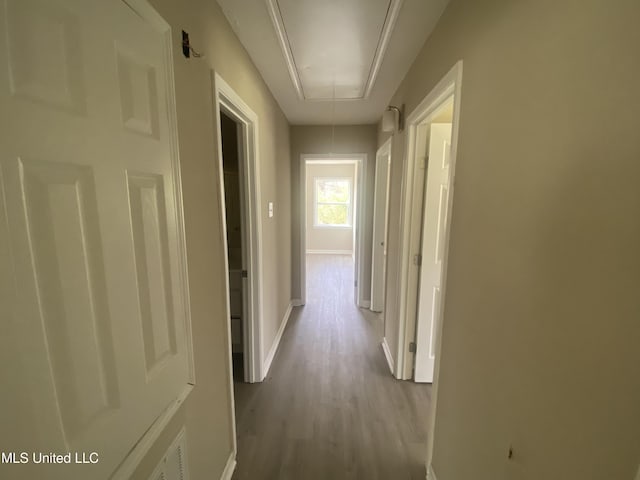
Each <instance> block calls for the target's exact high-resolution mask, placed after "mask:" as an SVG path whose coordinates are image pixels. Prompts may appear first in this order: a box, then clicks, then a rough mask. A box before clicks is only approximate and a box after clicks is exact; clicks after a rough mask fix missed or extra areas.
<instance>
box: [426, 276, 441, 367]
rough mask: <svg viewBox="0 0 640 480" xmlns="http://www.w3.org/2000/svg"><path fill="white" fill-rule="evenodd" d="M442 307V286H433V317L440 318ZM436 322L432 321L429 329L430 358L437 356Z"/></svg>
mask: <svg viewBox="0 0 640 480" xmlns="http://www.w3.org/2000/svg"><path fill="white" fill-rule="evenodd" d="M439 308H440V288H439V287H433V297H432V298H431V318H438V312H439ZM435 329H436V322H431V325H430V331H429V337H430V338H429V358H430V359H433V360H435V358H436V335H435Z"/></svg>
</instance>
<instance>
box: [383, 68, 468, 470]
mask: <svg viewBox="0 0 640 480" xmlns="http://www.w3.org/2000/svg"><path fill="white" fill-rule="evenodd" d="M461 93H462V60H460V61H458V62H457V63H456V64H455V65H454V66H453V68H451V70H449V72H448V73H447V74H446V75H445V76H444V77H443V78H442V79H441V80H440V81H439V82H438V84H437V85H436V86H435V87H434V88H433V89H432V90H431V92H429V94H428V95H427V96H426V97H425V98H424V99H423V100H422V101H421V102H420V104H419V105H418V106H417V107H416V108H415V109H414V110H413V111H412V112H411V114H410V115H409V116H408V117H407V121H406V125H407V127H406V129H407V133H406V143H405V152H406V155H405V156H404V172H405V175H404V177H403V180H402V198H401V202H402V204H401V210H400V211H401V223H400V225H401V237H400V239H401V245H400V268H399V273H398V285H399V290H398V291H399V294H398V296H399V299H398V305H399V310H398V313H399V315H398V317H399V331H398V349H397V357H396V372H395V375H396V377H397V378H398V379H403V380H409V379H411V377H412V374H413V372H412V370H413V361H414V355H412V354H410V351H409V349H410V344H411V342H413V341H414V339H415V324H416V314H417V289H418V278H419V277H418V273H419V269H418V267H417V266H415V265H413V260H412V257H413V255H414V254H415V253H418V252H419V249H420V230H421V227H422V225H421V223H422V222H418V223H419V224H418V225H416V224H415V223H416V222H412V218H415V213H416V210H418V211H419V212H420V213H421V212H422V208H423V198H422V196H421V195H416V194H415V190H416V189H415V188H414V179H415V171H416V164H417V161H416V160H417V159H416V130H417V127H418V125H420V124H422V123H424V122H425V121H426V120H428V119H429V117H430V116H433V114H434V113H436V111H437V110H438V109H439V108H440V107H441V106H442V105H443V104H444V103H445V102H446V101H447V100H449V99H450V98H451V97H453V121H452V133H451V157H450V161H451V167H450V168H451V194H450V196H449V202H448V206H447V211H448V212H449V215H448V218H447V223H446V233H445V247H444V254H443V267H442V272H443V274H442V275H443V276H442V299H441V305H442V308H441V309H440V312H439V314H438V318H437V319H435V322H436V324H435V332H436V342H435V367H434V379H433V390H432V394H431V398H432V400H431V403H430V406H429V410H430V411H429V419H430V421H429V427H428V428H429V431H428V434H427V438H428V442H427V468H429V467H430V465H431V458H432V455H433V434H434V431H435V417H436V408H437V400H438V381H439V377H440V357H441V340H442V336H441V335H440V332H442V321H443V318H444V308H445V295H446V284H447V270H448V254H449V233H450V231H451V217H452V213H453V209H452V202H453V197H454V188H455V167H456V159H457V151H458V132H459V127H460V103H461ZM419 190H422V189H419ZM420 218H421V217H420Z"/></svg>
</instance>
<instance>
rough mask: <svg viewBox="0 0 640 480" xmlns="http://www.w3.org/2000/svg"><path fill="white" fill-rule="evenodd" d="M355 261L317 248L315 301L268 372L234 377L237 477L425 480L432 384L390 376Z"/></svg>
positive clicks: (299, 314) (311, 290) (295, 317)
mask: <svg viewBox="0 0 640 480" xmlns="http://www.w3.org/2000/svg"><path fill="white" fill-rule="evenodd" d="M352 270H353V264H352V261H351V257H350V256H345V255H335V256H334V255H309V256H308V258H307V287H308V289H307V304H306V305H305V306H304V307H299V308H295V309H294V311H293V312H292V314H291V318H290V319H289V324H288V325H287V328H286V330H285V332H284V335H283V336H282V340H281V342H280V347H279V349H278V352H277V354H276V357H275V359H274V361H273V364H272V365H271V370H270V372H269V375H268V377H267V378H266V379H265V381H264V382H262V383H260V384H253V385H251V384H243V383H236V384H235V396H236V397H235V398H236V416H237V429H238V456H237V461H238V464H237V467H236V471H235V473H234V475H233V479H234V480H249V479H250V480H272V479H273V480H276V479H277V480H281V479H282V480H289V479H292V480H293V479H295V480H300V479H308V480H316V479H318V480H324V479H332V480H333V479H367V480H374V479H380V480H401V479H420V480H424V478H425V467H424V461H425V456H426V422H427V411H428V407H429V399H430V393H431V388H430V386H428V385H417V384H415V383H412V382H404V381H398V380H395V379H394V378H393V377H392V376H391V374H390V372H389V367H388V366H387V363H386V360H385V358H384V353H383V352H382V347H381V346H380V333H381V329H382V326H381V325H380V320H379V319H378V316H377V315H376V314H373V313H371V312H370V311H368V310H364V309H362V310H361V309H358V308H357V307H356V306H355V304H354V302H353V291H354V289H353V271H352Z"/></svg>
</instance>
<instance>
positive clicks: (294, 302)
mask: <svg viewBox="0 0 640 480" xmlns="http://www.w3.org/2000/svg"><path fill="white" fill-rule="evenodd" d="M291 305H293V306H294V307H302V306H304V302H303V301H302V300H301V299H299V298H294V299H293V300H291Z"/></svg>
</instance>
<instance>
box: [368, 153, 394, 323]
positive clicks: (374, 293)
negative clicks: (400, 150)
mask: <svg viewBox="0 0 640 480" xmlns="http://www.w3.org/2000/svg"><path fill="white" fill-rule="evenodd" d="M390 167H391V148H390V143H387V144H386V145H383V146H382V147H381V148H380V150H378V153H377V154H376V175H375V191H374V200H373V254H372V258H371V310H372V311H374V312H382V311H383V310H384V291H385V287H384V281H385V267H386V264H387V261H386V258H387V219H388V218H389V217H388V210H389V169H390Z"/></svg>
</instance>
